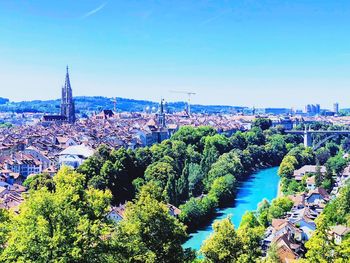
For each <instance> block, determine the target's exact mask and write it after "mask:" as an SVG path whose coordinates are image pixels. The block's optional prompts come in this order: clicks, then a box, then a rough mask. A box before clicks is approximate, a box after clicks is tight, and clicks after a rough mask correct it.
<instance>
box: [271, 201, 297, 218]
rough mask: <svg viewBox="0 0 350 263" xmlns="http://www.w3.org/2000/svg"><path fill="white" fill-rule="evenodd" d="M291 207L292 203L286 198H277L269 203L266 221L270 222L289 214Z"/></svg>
mask: <svg viewBox="0 0 350 263" xmlns="http://www.w3.org/2000/svg"><path fill="white" fill-rule="evenodd" d="M292 207H293V202H292V200H290V199H289V198H288V197H278V198H276V199H274V200H273V201H272V202H271V206H270V208H269V213H268V220H269V221H270V222H271V220H272V219H273V218H281V217H282V216H283V215H284V214H285V213H287V212H289V211H290V210H291V209H292Z"/></svg>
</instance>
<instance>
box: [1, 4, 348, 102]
mask: <svg viewBox="0 0 350 263" xmlns="http://www.w3.org/2000/svg"><path fill="white" fill-rule="evenodd" d="M66 64H68V65H69V67H70V73H71V83H72V86H73V90H74V94H75V95H102V96H108V97H114V96H118V97H129V98H136V99H151V100H159V99H160V98H161V97H164V98H165V99H167V100H169V101H173V100H183V99H185V96H183V95H181V94H173V93H170V92H169V90H190V91H194V92H196V93H197V95H196V96H194V97H193V102H194V103H203V104H228V105H246V106H256V107H264V106H273V107H302V106H303V105H304V104H306V103H320V104H321V106H323V107H328V108H330V107H331V105H332V103H333V102H335V101H338V102H339V103H340V106H341V107H350V101H349V97H350V96H349V95H350V94H349V93H350V91H349V89H350V1H348V0H344V1H343V0H338V1H333V0H328V1H324V0H317V1H316V0H304V1H302V0H294V1H284V0H274V1H272V0H269V1H266V0H255V1H254V0H245V1H243V0H232V1H228V0H227V1H218V0H217V1H209V0H202V1H192V0H176V1H175V0H174V1H172V0H167V1H162V0H153V1H146V0H128V1H125V0H124V1H119V0H113V1H108V0H107V1H104V0H102V1H100V0H84V1H78V0H75V1H67V0H60V1H44V0H36V1H19V0H17V1H16V0H2V1H0V79H1V84H0V86H1V88H0V96H2V97H8V98H10V99H11V100H16V101H18V100H27V99H47V98H58V97H59V96H60V87H61V85H62V84H63V81H64V75H65V67H66Z"/></svg>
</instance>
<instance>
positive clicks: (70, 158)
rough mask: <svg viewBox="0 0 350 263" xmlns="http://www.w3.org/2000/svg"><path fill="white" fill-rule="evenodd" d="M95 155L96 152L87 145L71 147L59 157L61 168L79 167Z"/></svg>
mask: <svg viewBox="0 0 350 263" xmlns="http://www.w3.org/2000/svg"><path fill="white" fill-rule="evenodd" d="M93 154H94V150H93V149H92V148H90V147H88V146H85V145H83V144H82V145H73V146H69V147H68V148H66V149H65V150H63V151H62V152H60V153H59V154H58V155H59V161H58V162H59V166H60V167H62V166H63V165H66V166H71V167H73V168H77V167H79V166H80V165H81V164H82V163H83V162H84V161H85V160H86V159H87V158H89V157H91V156H92V155H93Z"/></svg>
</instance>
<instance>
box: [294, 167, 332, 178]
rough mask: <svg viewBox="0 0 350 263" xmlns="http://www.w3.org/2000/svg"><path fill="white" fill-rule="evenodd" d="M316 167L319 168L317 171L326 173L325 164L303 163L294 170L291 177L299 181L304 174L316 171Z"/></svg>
mask: <svg viewBox="0 0 350 263" xmlns="http://www.w3.org/2000/svg"><path fill="white" fill-rule="evenodd" d="M318 167H319V168H318ZM317 169H320V170H319V172H320V173H321V174H325V173H326V167H325V166H317V165H304V166H303V167H301V168H300V169H298V170H295V171H294V173H293V177H294V178H295V180H297V181H301V180H302V179H303V177H304V175H307V174H315V173H317Z"/></svg>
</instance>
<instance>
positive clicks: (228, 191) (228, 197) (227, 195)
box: [209, 174, 237, 205]
mask: <svg viewBox="0 0 350 263" xmlns="http://www.w3.org/2000/svg"><path fill="white" fill-rule="evenodd" d="M236 187H237V182H236V178H235V177H234V176H233V175H231V174H227V175H225V176H220V177H218V178H216V179H215V180H214V182H213V184H212V186H211V188H210V191H209V195H212V196H214V197H215V198H216V199H217V200H218V201H219V205H225V204H227V203H230V202H232V201H233V198H234V196H235V194H236Z"/></svg>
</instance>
